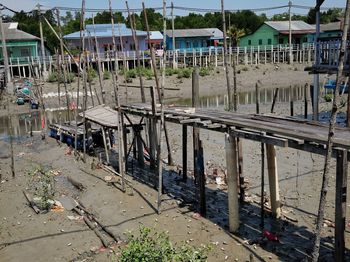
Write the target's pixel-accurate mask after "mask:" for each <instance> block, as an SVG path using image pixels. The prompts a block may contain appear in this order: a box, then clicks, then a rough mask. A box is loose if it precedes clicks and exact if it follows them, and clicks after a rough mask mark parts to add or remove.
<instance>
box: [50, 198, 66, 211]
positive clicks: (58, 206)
mask: <svg viewBox="0 0 350 262" xmlns="http://www.w3.org/2000/svg"><path fill="white" fill-rule="evenodd" d="M51 211H52V212H63V211H64V207H63V205H62V204H61V202H60V201H57V200H55V201H54V203H53V206H52V207H51Z"/></svg>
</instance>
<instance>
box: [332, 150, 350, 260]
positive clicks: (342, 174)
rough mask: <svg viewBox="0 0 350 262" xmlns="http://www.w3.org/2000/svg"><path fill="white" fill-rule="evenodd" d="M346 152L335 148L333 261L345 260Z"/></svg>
mask: <svg viewBox="0 0 350 262" xmlns="http://www.w3.org/2000/svg"><path fill="white" fill-rule="evenodd" d="M347 153H348V152H347V151H346V150H345V149H343V150H337V173H336V183H335V261H345V237H344V232H345V220H346V191H347V179H348V154H347Z"/></svg>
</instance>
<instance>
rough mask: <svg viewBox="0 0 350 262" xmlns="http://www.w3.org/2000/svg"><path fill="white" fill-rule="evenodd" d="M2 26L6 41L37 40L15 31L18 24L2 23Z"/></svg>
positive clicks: (20, 31)
mask: <svg viewBox="0 0 350 262" xmlns="http://www.w3.org/2000/svg"><path fill="white" fill-rule="evenodd" d="M3 26H4V33H5V38H6V40H18V41H20V40H39V38H38V37H36V36H34V35H31V34H28V33H26V32H24V31H22V30H19V29H17V27H18V23H3ZM0 39H1V36H0Z"/></svg>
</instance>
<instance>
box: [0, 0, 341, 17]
mask: <svg viewBox="0 0 350 262" xmlns="http://www.w3.org/2000/svg"><path fill="white" fill-rule="evenodd" d="M142 2H145V5H146V7H160V6H162V2H163V1H162V0H129V1H128V3H129V6H130V8H141V3H142ZM173 2H174V5H175V6H184V7H195V8H213V9H219V8H221V6H220V0H192V1H189V0H173ZM315 2H316V0H294V1H292V3H293V4H294V5H303V6H314V5H315ZM0 3H1V4H3V5H5V6H7V7H9V8H11V9H13V10H16V11H20V10H25V11H29V10H32V9H33V8H34V6H35V5H36V4H37V3H40V4H41V5H43V6H47V7H54V6H64V7H77V8H79V7H80V6H81V0H0ZM167 3H168V5H170V3H171V0H168V1H167ZM287 4H288V0H244V1H243V0H225V9H252V8H261V7H262V8H264V7H273V6H283V5H287ZM345 4H346V0H325V2H324V4H323V6H324V7H345ZM112 7H113V8H115V9H119V8H122V9H125V0H112ZM86 8H102V9H108V0H86ZM286 11H287V9H277V10H274V11H271V12H267V14H268V15H269V16H270V15H272V14H274V13H282V12H286ZM292 12H293V13H296V14H305V13H307V10H304V9H292ZM183 14H184V12H183V11H181V10H176V11H175V15H183Z"/></svg>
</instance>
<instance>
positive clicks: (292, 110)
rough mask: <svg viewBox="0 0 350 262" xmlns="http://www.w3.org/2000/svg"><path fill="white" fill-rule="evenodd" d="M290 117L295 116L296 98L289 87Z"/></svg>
mask: <svg viewBox="0 0 350 262" xmlns="http://www.w3.org/2000/svg"><path fill="white" fill-rule="evenodd" d="M289 99H290V101H289V103H290V116H294V96H293V89H292V86H289Z"/></svg>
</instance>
